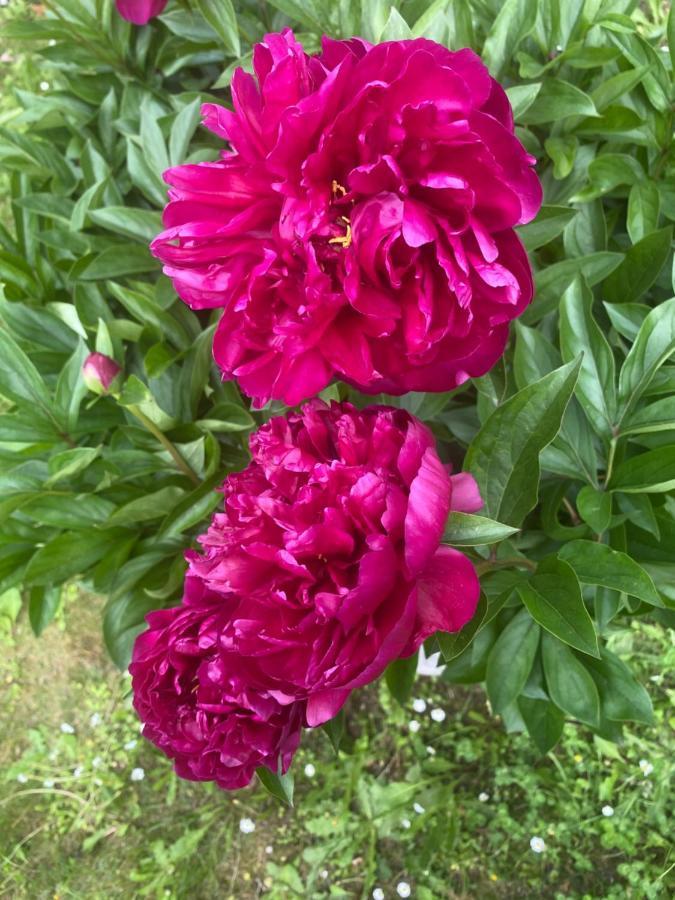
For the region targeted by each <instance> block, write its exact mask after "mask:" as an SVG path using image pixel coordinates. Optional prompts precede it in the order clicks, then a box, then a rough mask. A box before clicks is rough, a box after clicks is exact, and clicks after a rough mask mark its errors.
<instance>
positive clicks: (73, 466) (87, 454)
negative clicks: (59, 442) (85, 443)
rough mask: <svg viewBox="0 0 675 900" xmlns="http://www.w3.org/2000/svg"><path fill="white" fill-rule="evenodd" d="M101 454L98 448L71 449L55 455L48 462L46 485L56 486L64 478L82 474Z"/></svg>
mask: <svg viewBox="0 0 675 900" xmlns="http://www.w3.org/2000/svg"><path fill="white" fill-rule="evenodd" d="M100 452H101V448H100V447H73V449H72V450H63V451H62V452H61V453H55V454H54V456H52V457H51V458H50V460H49V479H48V481H47V482H46V484H47V485H54V484H57V483H58V482H59V481H62V480H63V479H64V478H72V476H73V475H78V474H79V473H80V472H83V471H84V470H85V469H86V468H87V467H88V466H90V465H91V464H92V463H93V461H94V460H95V459H96V458H97V457H98V455H99V453H100Z"/></svg>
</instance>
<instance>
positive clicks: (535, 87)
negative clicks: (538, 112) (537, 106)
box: [506, 81, 541, 122]
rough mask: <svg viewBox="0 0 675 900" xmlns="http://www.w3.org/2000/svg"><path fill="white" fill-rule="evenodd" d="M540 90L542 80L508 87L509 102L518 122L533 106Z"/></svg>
mask: <svg viewBox="0 0 675 900" xmlns="http://www.w3.org/2000/svg"><path fill="white" fill-rule="evenodd" d="M540 90H541V81H537V82H535V83H534V84H516V85H514V86H513V87H510V88H507V89H506V96H507V97H508V98H509V103H510V104H511V109H512V110H513V118H514V119H515V120H516V122H518V121H519V120H520V117H521V116H522V114H523V113H524V112H525V111H526V110H528V109H529V108H530V107H531V106H532V104H533V103H534V101H535V98H536V96H537V94H538V93H539V91H540Z"/></svg>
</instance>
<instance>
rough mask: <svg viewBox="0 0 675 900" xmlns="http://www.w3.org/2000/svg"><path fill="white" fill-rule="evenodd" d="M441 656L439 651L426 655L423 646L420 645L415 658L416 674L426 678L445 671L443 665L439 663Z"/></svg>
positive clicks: (435, 676)
mask: <svg viewBox="0 0 675 900" xmlns="http://www.w3.org/2000/svg"><path fill="white" fill-rule="evenodd" d="M440 658H441V654H440V653H432V654H431V656H427V655H426V653H425V652H424V646H421V647H420V653H419V656H418V658H417V672H416V674H417V675H424V676H426V677H428V678H437V677H438V676H439V675H442V674H443V672H445V666H443V665H439V664H438V663H439V660H440Z"/></svg>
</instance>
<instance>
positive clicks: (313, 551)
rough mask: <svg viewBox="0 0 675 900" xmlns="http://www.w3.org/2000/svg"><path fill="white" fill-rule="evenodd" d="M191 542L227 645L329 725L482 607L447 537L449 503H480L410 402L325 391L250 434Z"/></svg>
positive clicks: (266, 683)
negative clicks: (368, 401) (365, 403)
mask: <svg viewBox="0 0 675 900" xmlns="http://www.w3.org/2000/svg"><path fill="white" fill-rule="evenodd" d="M250 445H251V452H252V454H253V461H252V462H251V464H250V465H249V466H248V467H247V468H246V469H245V470H244V471H243V472H240V473H238V474H234V475H230V476H229V477H228V478H227V480H226V481H225V483H224V485H223V487H222V491H223V494H224V495H225V502H224V509H223V512H221V513H217V514H216V515H215V516H214V518H213V520H212V523H211V526H210V528H209V530H208V531H207V533H206V534H205V535H203V536H202V537H201V538H200V539H199V540H200V543H201V545H202V548H203V553H202V554H201V555H200V554H199V553H196V552H194V551H193V552H188V554H187V558H188V561H189V564H190V565H189V578H190V579H198V580H199V581H201V582H202V584H203V585H204V586H205V588H206V589H207V590H208V591H211V592H213V593H214V595H219V596H221V597H222V603H223V605H224V607H225V608H227V609H228V614H227V616H226V617H223V628H224V632H223V637H222V646H223V647H225V648H227V650H228V651H230V652H232V654H233V657H234V659H236V660H238V661H237V662H236V663H235V662H233V665H234V666H235V668H236V671H237V672H239V673H241V674H242V678H243V679H244V681H246V680H248V683H250V684H252V685H255V686H257V687H259V688H261V689H265V690H267V691H268V692H269V694H270V696H272V697H274V698H275V699H276V700H278V701H279V702H280V703H282V704H291V705H293V704H294V703H296V702H297V701H302V700H305V699H307V701H308V703H307V724H308V725H310V726H313V725H318V724H321V723H322V722H324V721H326V720H327V719H330V718H331V717H332V716H334V715H335V713H336V712H337V711H338V710H339V709H340V707H341V706H342V704H343V703H344V701H345V699H346V698H347V695H348V694H349V693H350V691H351V690H353V689H354V688H356V687H360V686H361V685H364V684H367V683H368V682H370V681H372V680H373V679H375V678H377V677H378V676H379V675H380V674H381V673H382V672H383V671H384V669H385V667H386V666H387V664H388V663H390V662H391V661H392V660H394V659H397V658H398V657H400V656H407V655H410V654H411V653H414V652H415V651H416V650H417V649H418V647H419V646H420V644H421V643H422V641H423V640H424V639H425V638H427V637H428V636H429V635H430V634H432V633H434V632H436V631H438V630H443V631H457V630H459V629H460V628H461V627H462V626H463V625H464V624H465V623H466V622H467V621H468V620H469V619H470V618H471V617H472V615H473V614H474V611H475V608H476V603H477V601H478V596H479V584H478V578H477V576H476V573H475V570H474V568H473V566H472V564H471V562H470V561H469V559H468V558H467V557H466V556H464V555H463V554H461V553H459V552H458V551H457V550H454V549H452V548H450V547H441V546H439V544H440V539H441V535H442V532H443V527H444V524H445V521H446V518H447V515H448V512H449V511H450V509H460V510H465V511H472V510H476V509H478V508H479V507H480V506H481V499H480V497H479V495H478V489H477V486H476V483H475V481H474V480H473V478H472V477H471V476H470V475H467V474H461V475H456V476H450V475H449V474H448V472H447V470H446V468H445V466H443V464H442V463H441V462H440V460H439V458H438V455H437V453H436V450H435V447H434V440H433V437H432V435H431V433H430V432H429V430H428V429H427V428H426V427H425V426H424V425H423V424H422V423H421V422H419V421H418V420H417V419H415V418H414V417H413V416H411V415H409V414H408V413H407V412H405V411H404V410H401V409H392V408H389V407H374V406H373V407H368V408H367V409H365V410H363V411H358V410H357V409H355V408H354V407H353V406H351V405H350V404H347V403H344V404H337V403H334V404H332V405H331V406H330V407H329V406H327V405H326V404H325V403H323V402H322V401H320V400H314V401H311V402H310V403H308V404H307V405H306V406H304V407H303V409H302V410H301V411H300V412H299V413H294V414H291V415H289V416H288V417H285V418H284V417H279V418H274V419H271V420H270V421H269V422H268V423H267V424H266V425H265V426H263V427H262V428H260V430H259V431H258V432H257V433H255V434H254V435H252V437H251V440H250Z"/></svg>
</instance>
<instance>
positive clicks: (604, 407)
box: [560, 278, 616, 437]
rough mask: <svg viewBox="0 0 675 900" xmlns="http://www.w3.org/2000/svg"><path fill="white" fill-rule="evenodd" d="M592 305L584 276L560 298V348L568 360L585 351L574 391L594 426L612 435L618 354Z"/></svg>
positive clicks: (599, 430) (603, 432) (591, 297)
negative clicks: (615, 368) (608, 339)
mask: <svg viewBox="0 0 675 900" xmlns="http://www.w3.org/2000/svg"><path fill="white" fill-rule="evenodd" d="M592 307H593V294H592V293H591V291H590V290H589V288H588V286H587V285H586V284H585V282H584V281H583V279H581V278H576V279H575V280H574V281H573V282H572V284H571V285H570V286H569V288H568V289H567V290H566V291H565V293H564V294H563V296H562V299H561V301H560V349H561V350H562V355H563V359H564V360H565V362H569V361H570V360H572V359H576V358H577V357H578V356H579V354H580V353H583V358H582V361H581V369H580V370H579V378H578V379H577V383H576V385H575V388H574V393H575V394H576V395H577V397H578V398H579V400H580V402H581V405H582V406H583V408H584V410H585V412H586V416H587V418H588V421H589V422H590V423H591V425H592V426H593V427H594V428H595V429H596V431H597V432H598V433H599V434H600V435H603V436H605V437H608V436H611V435H612V426H613V422H614V418H615V413H616V386H615V371H614V355H613V353H612V350H611V348H610V346H609V344H608V343H607V339H606V338H605V336H604V334H603V333H602V331H601V330H600V329H599V328H598V326H597V324H596V322H595V319H594V318H593V313H592V312H591V310H592Z"/></svg>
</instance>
